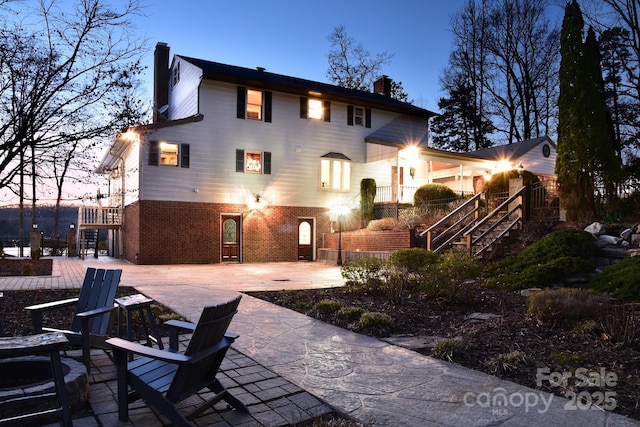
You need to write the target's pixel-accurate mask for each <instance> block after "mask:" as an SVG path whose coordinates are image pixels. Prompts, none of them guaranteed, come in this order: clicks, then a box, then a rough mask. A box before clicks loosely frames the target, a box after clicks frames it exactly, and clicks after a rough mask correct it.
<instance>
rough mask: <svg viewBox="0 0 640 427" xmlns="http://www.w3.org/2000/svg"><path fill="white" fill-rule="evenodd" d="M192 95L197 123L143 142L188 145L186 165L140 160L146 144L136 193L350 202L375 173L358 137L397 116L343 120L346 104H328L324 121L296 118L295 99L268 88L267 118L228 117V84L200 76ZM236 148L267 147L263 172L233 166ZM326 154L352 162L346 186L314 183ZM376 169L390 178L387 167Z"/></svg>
mask: <svg viewBox="0 0 640 427" xmlns="http://www.w3.org/2000/svg"><path fill="white" fill-rule="evenodd" d="M181 71H182V70H181ZM182 82H183V80H182V77H181V83H182ZM200 95H201V99H200V113H201V114H202V115H203V116H204V120H203V121H201V122H195V123H189V124H184V125H180V126H172V127H168V128H162V129H159V130H157V131H155V132H153V133H152V134H150V135H148V136H147V139H148V140H167V141H172V142H176V143H188V144H190V168H188V169H185V168H179V167H173V166H148V165H147V164H148V155H149V152H148V146H146V147H145V149H144V150H143V156H142V162H143V165H142V167H143V170H144V182H143V185H142V194H141V198H142V199H150V200H177V201H202V202H216V203H248V202H249V201H251V200H253V198H254V195H256V194H259V195H260V199H261V200H262V201H264V202H265V203H267V204H273V205H286V206H318V207H327V208H328V207H331V206H332V205H334V204H337V203H349V204H353V205H354V207H355V206H357V203H358V200H359V189H360V180H361V179H362V178H365V177H374V178H376V177H377V175H376V176H372V175H375V174H378V173H380V172H379V171H378V168H375V167H373V164H367V163H366V156H367V150H366V144H365V142H364V138H365V136H366V135H368V134H370V133H371V132H373V131H374V130H375V129H376V128H378V127H380V126H383V125H385V124H386V123H388V122H389V121H391V120H393V119H394V118H396V117H398V115H397V114H390V113H384V112H379V111H376V110H373V112H372V126H373V127H372V128H366V127H363V126H348V125H347V105H346V104H342V103H338V102H332V103H331V122H324V121H316V120H307V119H301V118H300V111H299V106H300V98H299V97H298V96H294V95H289V94H285V93H279V92H274V93H273V98H272V99H273V101H272V102H273V103H272V122H271V123H265V122H263V121H258V120H251V119H238V118H236V102H237V99H236V97H237V86H235V85H231V84H224V83H218V82H210V81H205V82H203V85H202V87H201V89H200ZM236 149H244V150H256V151H269V152H271V156H272V158H271V164H272V169H271V174H270V175H260V174H255V175H254V174H245V173H239V172H236V171H235V153H236ZM329 152H338V153H342V154H344V155H345V156H347V157H349V158H350V159H351V160H352V171H351V191H349V192H347V193H342V192H330V191H326V190H322V189H320V186H319V164H320V158H321V156H323V155H325V154H327V153H329ZM382 174H383V175H384V174H388V175H389V177H390V166H389V168H388V171H382ZM380 178H381V176H380ZM196 188H197V189H198V192H197V193H196V192H194V189H196Z"/></svg>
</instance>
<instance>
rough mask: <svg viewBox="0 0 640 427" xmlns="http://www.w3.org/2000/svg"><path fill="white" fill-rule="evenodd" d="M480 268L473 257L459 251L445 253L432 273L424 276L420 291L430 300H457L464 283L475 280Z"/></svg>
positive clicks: (477, 261) (479, 263)
mask: <svg viewBox="0 0 640 427" xmlns="http://www.w3.org/2000/svg"><path fill="white" fill-rule="evenodd" d="M482 268H483V267H482V263H481V262H480V261H479V260H478V259H477V258H476V257H474V256H471V255H468V254H467V253H465V252H460V251H449V252H446V253H445V254H444V255H443V256H442V257H441V258H440V263H438V264H437V266H436V268H435V269H434V271H433V272H432V273H431V274H429V275H425V280H424V281H423V283H422V287H421V290H422V292H423V293H424V294H425V295H427V296H429V297H431V298H444V299H446V300H449V301H455V300H458V299H459V298H460V291H461V290H462V288H463V285H464V283H466V282H467V281H469V280H472V279H475V278H477V277H478V276H479V275H480V274H481V273H482Z"/></svg>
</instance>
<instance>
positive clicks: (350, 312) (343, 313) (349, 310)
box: [336, 307, 364, 322]
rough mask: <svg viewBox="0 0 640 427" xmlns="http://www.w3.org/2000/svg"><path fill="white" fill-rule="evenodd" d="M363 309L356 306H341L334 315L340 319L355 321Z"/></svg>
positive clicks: (358, 318)
mask: <svg viewBox="0 0 640 427" xmlns="http://www.w3.org/2000/svg"><path fill="white" fill-rule="evenodd" d="M363 313H364V310H363V309H361V308H358V307H346V308H341V309H340V310H339V311H338V313H337V314H336V317H337V318H338V319H340V320H344V321H346V322H355V321H356V320H360V317H362V314H363Z"/></svg>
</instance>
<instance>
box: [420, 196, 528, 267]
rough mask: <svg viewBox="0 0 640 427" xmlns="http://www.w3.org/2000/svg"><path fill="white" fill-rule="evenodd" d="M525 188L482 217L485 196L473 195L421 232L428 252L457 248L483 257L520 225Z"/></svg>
mask: <svg viewBox="0 0 640 427" xmlns="http://www.w3.org/2000/svg"><path fill="white" fill-rule="evenodd" d="M525 189H526V187H522V188H520V189H519V190H518V191H516V192H515V193H514V194H513V195H511V196H510V197H509V198H507V199H506V200H505V201H504V202H502V203H500V204H499V205H498V206H497V207H496V208H495V209H493V210H492V211H491V212H489V213H488V214H487V215H485V216H482V217H481V213H482V212H481V211H480V204H479V201H480V200H481V198H482V197H484V194H476V195H475V196H474V197H473V198H471V199H469V200H468V201H467V202H466V203H465V204H463V205H462V206H460V207H459V208H458V209H456V210H454V211H453V212H451V213H450V214H448V215H447V216H445V217H444V218H442V219H441V220H440V221H438V222H437V223H436V224H434V225H432V226H431V227H429V228H428V229H427V230H425V231H423V232H422V233H421V236H424V235H425V234H426V236H427V245H426V246H427V250H431V251H434V252H444V251H445V250H448V249H452V248H456V247H457V248H461V249H462V250H465V251H467V252H468V253H469V255H473V256H476V257H482V256H483V255H484V254H485V253H486V252H489V251H491V250H492V248H493V247H494V246H495V245H496V243H497V242H499V241H500V240H501V239H502V238H504V237H507V236H509V233H510V232H511V231H512V230H515V229H517V227H518V226H519V224H521V222H522V199H523V194H524V191H525Z"/></svg>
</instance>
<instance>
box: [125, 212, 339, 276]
mask: <svg viewBox="0 0 640 427" xmlns="http://www.w3.org/2000/svg"><path fill="white" fill-rule="evenodd" d="M223 213H225V214H230V213H234V214H240V215H242V243H241V245H242V258H243V262H247V263H251V262H281V261H296V260H297V259H298V218H301V217H302V218H314V219H315V224H316V247H317V248H321V247H322V236H323V235H324V233H326V232H328V231H329V230H330V224H329V216H328V213H327V210H326V209H321V208H308V207H288V206H266V207H264V208H262V209H261V210H253V211H252V210H250V209H249V208H248V207H247V206H246V205H230V204H216V203H189V202H171V201H153V200H144V201H140V202H138V203H137V204H135V205H132V206H129V207H127V209H126V213H125V215H126V217H125V228H124V230H125V236H124V241H125V258H126V259H127V260H129V261H131V262H136V260H135V255H136V254H138V259H137V262H138V263H139V264H211V263H218V262H220V257H221V255H220V250H221V242H220V240H221V237H220V234H221V231H220V230H221V225H220V219H221V215H222V214H223ZM130 215H131V216H132V219H131V220H130V218H129V216H130Z"/></svg>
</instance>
